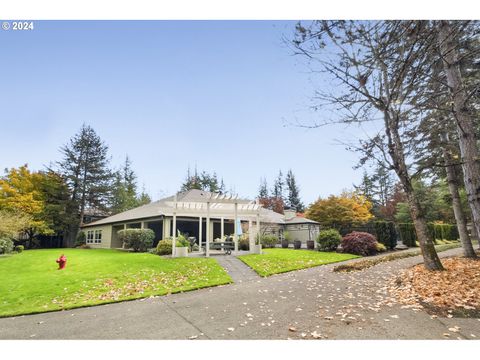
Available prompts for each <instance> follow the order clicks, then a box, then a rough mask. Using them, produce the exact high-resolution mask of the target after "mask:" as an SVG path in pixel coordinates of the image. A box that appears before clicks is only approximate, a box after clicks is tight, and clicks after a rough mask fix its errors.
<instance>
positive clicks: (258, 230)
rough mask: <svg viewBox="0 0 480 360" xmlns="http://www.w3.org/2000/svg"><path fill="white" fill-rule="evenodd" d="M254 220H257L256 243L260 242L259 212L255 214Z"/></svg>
mask: <svg viewBox="0 0 480 360" xmlns="http://www.w3.org/2000/svg"><path fill="white" fill-rule="evenodd" d="M256 222H257V238H258V244H260V214H257V216H256Z"/></svg>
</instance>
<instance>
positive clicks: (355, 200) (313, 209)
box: [305, 192, 373, 227]
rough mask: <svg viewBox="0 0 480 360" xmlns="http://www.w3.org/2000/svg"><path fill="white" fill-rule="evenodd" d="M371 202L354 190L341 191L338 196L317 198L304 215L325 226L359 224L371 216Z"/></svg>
mask: <svg viewBox="0 0 480 360" xmlns="http://www.w3.org/2000/svg"><path fill="white" fill-rule="evenodd" d="M371 209H372V203H371V202H370V201H369V200H368V199H367V198H366V197H365V196H364V195H360V194H358V193H356V192H343V193H342V194H341V195H339V196H335V195H330V196H329V197H328V198H326V199H322V198H319V199H318V200H317V201H315V202H314V203H313V204H311V205H310V206H309V207H308V208H307V210H306V212H305V216H306V217H307V218H309V219H312V220H315V221H318V222H319V223H320V224H322V225H324V226H327V227H337V226H339V225H342V224H361V223H365V222H367V221H369V220H371V219H372V218H373V214H372V213H371Z"/></svg>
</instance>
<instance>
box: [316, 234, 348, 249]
mask: <svg viewBox="0 0 480 360" xmlns="http://www.w3.org/2000/svg"><path fill="white" fill-rule="evenodd" d="M341 241H342V235H340V233H339V232H338V230H336V229H325V230H321V231H320V233H319V234H318V236H317V243H318V250H320V251H335V250H337V247H338V245H340V243H341Z"/></svg>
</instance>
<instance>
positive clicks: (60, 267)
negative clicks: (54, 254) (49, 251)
mask: <svg viewBox="0 0 480 360" xmlns="http://www.w3.org/2000/svg"><path fill="white" fill-rule="evenodd" d="M57 264H58V270H63V269H65V266H66V265H67V258H66V257H65V255H63V254H62V255H60V257H59V258H58V259H57Z"/></svg>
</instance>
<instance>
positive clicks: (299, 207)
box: [285, 169, 305, 213]
mask: <svg viewBox="0 0 480 360" xmlns="http://www.w3.org/2000/svg"><path fill="white" fill-rule="evenodd" d="M285 183H286V185H287V191H288V195H287V200H288V201H287V204H288V206H290V208H292V209H295V211H296V212H300V213H302V212H304V211H305V206H304V205H303V203H302V200H301V199H300V189H299V187H298V185H297V181H296V180H295V175H294V174H293V171H292V169H290V170H288V172H287V176H286V178H285Z"/></svg>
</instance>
